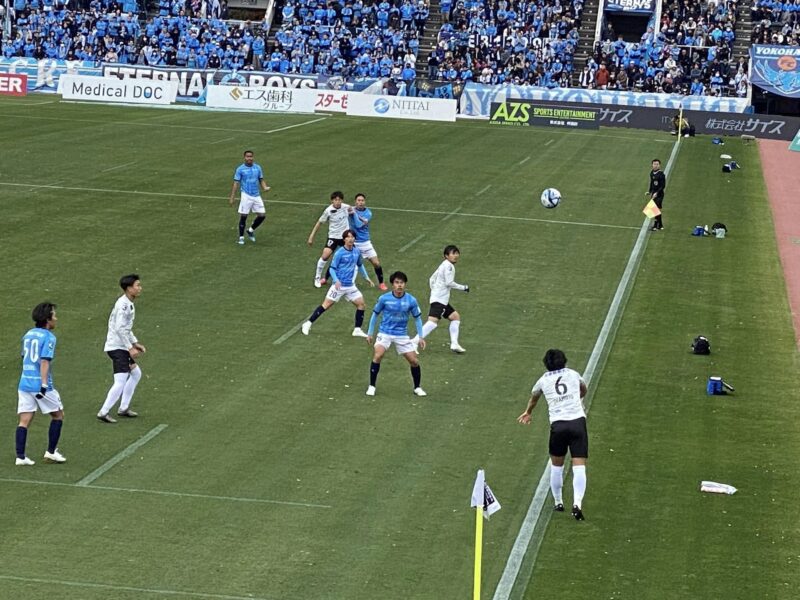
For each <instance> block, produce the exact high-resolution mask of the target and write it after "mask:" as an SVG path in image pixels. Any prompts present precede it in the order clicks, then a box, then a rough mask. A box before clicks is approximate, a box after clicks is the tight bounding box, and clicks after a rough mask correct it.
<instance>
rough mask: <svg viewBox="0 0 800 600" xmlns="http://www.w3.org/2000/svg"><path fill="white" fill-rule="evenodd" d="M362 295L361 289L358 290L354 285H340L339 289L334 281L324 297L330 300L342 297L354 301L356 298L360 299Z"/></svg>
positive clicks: (336, 300) (335, 300) (334, 300)
mask: <svg viewBox="0 0 800 600" xmlns="http://www.w3.org/2000/svg"><path fill="white" fill-rule="evenodd" d="M363 297H364V296H362V295H361V290H359V289H358V288H357V287H356V286H354V285H350V286H347V287H345V286H342V287H341V289H338V290H337V289H336V284H335V283H334V284H333V285H332V286H331V287H330V289H329V290H328V293H327V294H325V299H326V300H330V301H331V302H338V301H339V300H341V299H342V298H344V299H345V300H347V301H349V302H355V301H356V300H360V299H361V298H363Z"/></svg>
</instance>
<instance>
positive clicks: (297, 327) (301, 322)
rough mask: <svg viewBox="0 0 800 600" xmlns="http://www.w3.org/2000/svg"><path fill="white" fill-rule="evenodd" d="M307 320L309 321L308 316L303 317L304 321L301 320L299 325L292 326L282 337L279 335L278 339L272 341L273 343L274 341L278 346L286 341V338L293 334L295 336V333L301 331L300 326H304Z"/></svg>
mask: <svg viewBox="0 0 800 600" xmlns="http://www.w3.org/2000/svg"><path fill="white" fill-rule="evenodd" d="M306 321H308V318H305V319H303V320H302V321H300V322H299V323H298V324H297V325H295V326H294V327H292V328H291V329H290V330H289V331H287V332H286V333H284V334H283V335H282V336H281V337H279V338H278V339H277V340H275V341H274V342H272V343H273V344H274V345H276V346H277V345H278V344H282V343H283V342H285V341H286V340H288V339H289V338H290V337H292V336H293V335H294V334H295V333H297V332H298V331H300V327H302V326H303V323H305V322H306Z"/></svg>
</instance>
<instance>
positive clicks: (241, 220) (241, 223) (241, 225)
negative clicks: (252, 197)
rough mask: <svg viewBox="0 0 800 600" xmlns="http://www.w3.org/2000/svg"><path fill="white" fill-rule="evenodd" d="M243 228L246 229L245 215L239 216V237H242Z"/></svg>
mask: <svg viewBox="0 0 800 600" xmlns="http://www.w3.org/2000/svg"><path fill="white" fill-rule="evenodd" d="M245 227H247V215H239V237H242V236H243V235H244V228H245Z"/></svg>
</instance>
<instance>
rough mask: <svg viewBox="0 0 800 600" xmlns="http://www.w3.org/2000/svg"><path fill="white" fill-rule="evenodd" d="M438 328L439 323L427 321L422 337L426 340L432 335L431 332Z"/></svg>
mask: <svg viewBox="0 0 800 600" xmlns="http://www.w3.org/2000/svg"><path fill="white" fill-rule="evenodd" d="M437 327H438V323H434V322H433V321H425V323H424V324H423V325H422V337H423V338H426V337H428V335H430V333H431V331H433V330H434V329H436V328H437Z"/></svg>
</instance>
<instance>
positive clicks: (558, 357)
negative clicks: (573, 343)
mask: <svg viewBox="0 0 800 600" xmlns="http://www.w3.org/2000/svg"><path fill="white" fill-rule="evenodd" d="M542 362H543V363H544V366H545V368H546V369H547V370H548V371H558V370H559V369H563V368H564V367H566V366H567V357H566V356H565V355H564V353H563V352H562V351H561V350H557V349H556V348H550V350H548V351H547V352H545V353H544V359H543V360H542Z"/></svg>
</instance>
